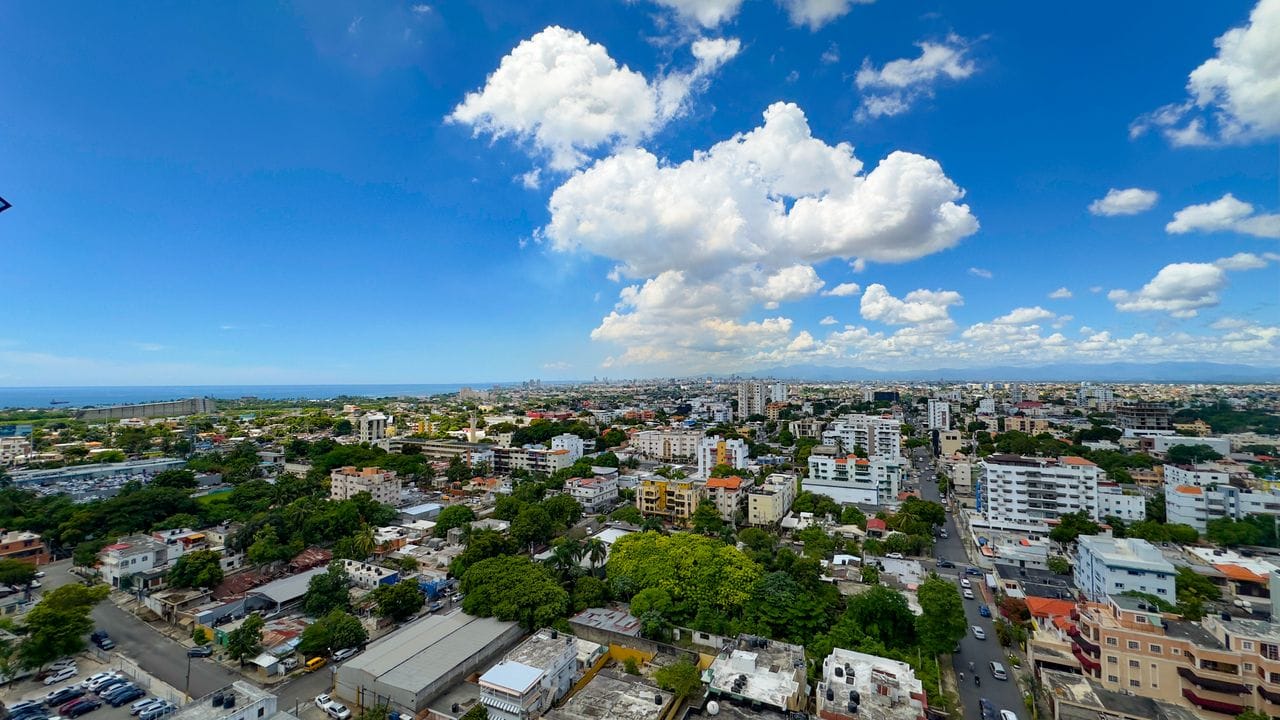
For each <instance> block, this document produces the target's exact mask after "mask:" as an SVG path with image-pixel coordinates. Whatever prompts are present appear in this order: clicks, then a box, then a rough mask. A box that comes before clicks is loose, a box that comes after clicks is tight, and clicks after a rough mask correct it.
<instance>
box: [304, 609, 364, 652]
mask: <svg viewBox="0 0 1280 720" xmlns="http://www.w3.org/2000/svg"><path fill="white" fill-rule="evenodd" d="M368 639H369V633H368V631H367V630H365V629H364V625H362V624H361V623H360V620H359V619H357V618H356V617H355V616H354V615H352V614H351V613H348V612H345V611H342V610H331V611H330V612H329V613H328V614H327V615H325V616H324V617H322V618H319V619H318V620H316V621H315V622H314V623H311V624H310V625H308V626H307V629H306V630H303V631H302V639H301V640H300V641H299V643H298V650H299V651H301V652H302V653H303V654H304V655H327V654H330V653H332V652H333V651H335V650H342V649H344V648H353V647H359V646H361V645H363V644H364V643H365V641H367V640H368Z"/></svg>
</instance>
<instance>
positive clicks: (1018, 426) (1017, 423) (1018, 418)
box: [1004, 415, 1049, 435]
mask: <svg viewBox="0 0 1280 720" xmlns="http://www.w3.org/2000/svg"><path fill="white" fill-rule="evenodd" d="M1013 430H1017V431H1018V432H1024V433H1026V434H1028V435H1039V434H1040V433H1047V432H1049V421H1048V420H1045V419H1044V418H1041V417H1031V416H1029V415H1010V416H1009V417H1007V418H1005V419H1004V431H1005V432H1011V431H1013Z"/></svg>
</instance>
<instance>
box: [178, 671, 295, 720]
mask: <svg viewBox="0 0 1280 720" xmlns="http://www.w3.org/2000/svg"><path fill="white" fill-rule="evenodd" d="M228 693H232V694H234V695H235V698H236V702H235V705H234V706H232V707H229V708H224V707H221V706H219V707H214V705H213V700H212V698H213V697H214V696H216V695H223V696H226V695H227V694H228ZM266 698H272V699H273V702H274V698H275V696H274V695H272V694H271V693H269V692H267V691H265V690H262V689H260V688H256V687H254V686H253V685H250V684H249V683H247V682H244V681H243V680H237V681H235V682H233V683H231V684H230V685H229V686H227V687H225V688H222V689H221V690H217V691H215V692H212V693H209V694H208V695H205V696H204V697H202V698H197V699H195V700H192V701H191V702H190V703H189V704H187V705H186V706H185V707H182V708H179V709H178V711H177V712H176V713H174V714H173V715H172V716H171V717H172V720H222V719H223V718H227V717H231V716H233V715H236V714H240V715H243V714H244V709H245V708H246V707H248V706H250V705H253V704H254V703H256V702H259V701H261V700H263V699H266ZM267 714H270V713H267Z"/></svg>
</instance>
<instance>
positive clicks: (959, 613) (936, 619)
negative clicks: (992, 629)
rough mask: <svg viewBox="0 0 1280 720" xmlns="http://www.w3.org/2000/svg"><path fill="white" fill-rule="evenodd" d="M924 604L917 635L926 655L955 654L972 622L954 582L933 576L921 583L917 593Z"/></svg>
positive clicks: (921, 605)
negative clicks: (953, 649)
mask: <svg viewBox="0 0 1280 720" xmlns="http://www.w3.org/2000/svg"><path fill="white" fill-rule="evenodd" d="M916 597H917V599H918V600H919V602H920V610H921V611H922V612H921V614H920V617H918V618H916V634H917V635H918V636H919V638H920V647H921V648H923V649H924V651H925V652H927V653H930V654H933V655H938V654H941V653H945V652H951V649H952V648H953V647H955V644H956V643H957V642H959V641H960V638H962V637H964V635H965V632H966V630H967V626H968V621H967V620H965V615H964V601H963V600H962V599H961V598H960V591H959V590H957V589H956V586H955V584H954V583H952V582H950V581H948V580H944V579H942V578H940V577H938V576H937V575H930V576H929V578H928V579H926V580H925V581H924V582H922V583H920V587H919V588H918V589H917V591H916Z"/></svg>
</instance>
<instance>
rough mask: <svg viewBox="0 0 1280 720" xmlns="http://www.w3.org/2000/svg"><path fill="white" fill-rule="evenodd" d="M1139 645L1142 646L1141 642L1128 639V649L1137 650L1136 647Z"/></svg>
mask: <svg viewBox="0 0 1280 720" xmlns="http://www.w3.org/2000/svg"><path fill="white" fill-rule="evenodd" d="M1140 647H1142V645H1141V643H1139V642H1138V641H1137V640H1130V641H1129V649H1130V650H1137V649H1138V648H1140Z"/></svg>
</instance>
